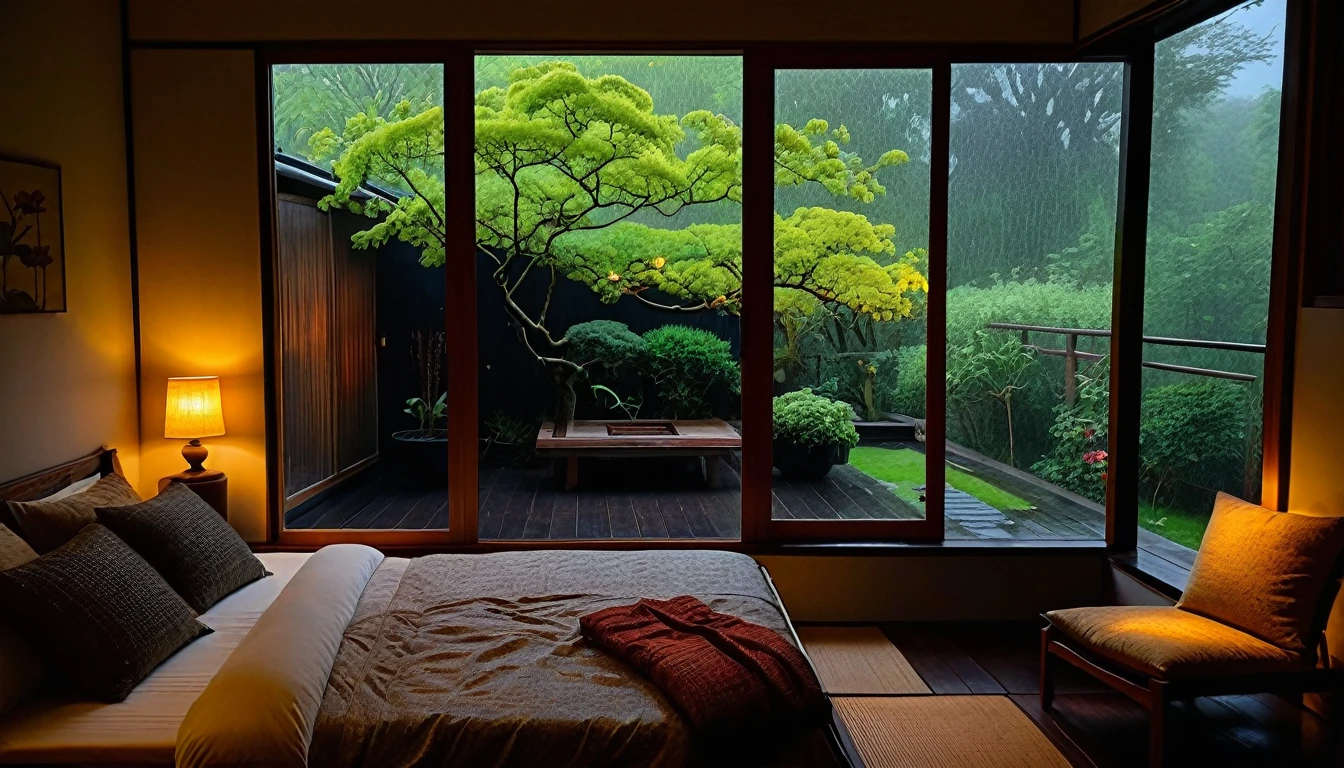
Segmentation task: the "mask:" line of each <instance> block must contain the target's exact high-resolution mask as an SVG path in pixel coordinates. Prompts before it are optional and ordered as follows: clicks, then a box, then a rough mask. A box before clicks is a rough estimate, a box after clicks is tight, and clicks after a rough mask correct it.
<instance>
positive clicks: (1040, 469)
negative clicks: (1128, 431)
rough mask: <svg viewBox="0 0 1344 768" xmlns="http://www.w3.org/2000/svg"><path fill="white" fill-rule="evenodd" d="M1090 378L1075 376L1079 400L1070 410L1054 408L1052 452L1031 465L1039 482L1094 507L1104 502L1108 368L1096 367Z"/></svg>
mask: <svg viewBox="0 0 1344 768" xmlns="http://www.w3.org/2000/svg"><path fill="white" fill-rule="evenodd" d="M1090 370H1091V371H1093V373H1092V374H1091V375H1087V374H1079V375H1078V379H1077V381H1078V400H1077V402H1075V403H1074V405H1073V407H1072V408H1070V407H1069V406H1067V405H1065V404H1064V403H1060V404H1059V405H1057V406H1055V421H1054V424H1053V425H1052V426H1051V427H1050V435H1051V437H1053V438H1054V439H1055V444H1054V449H1053V450H1051V452H1050V453H1049V454H1047V455H1046V456H1045V458H1043V459H1041V460H1040V461H1038V462H1036V463H1035V464H1033V465H1032V467H1031V471H1032V472H1034V473H1035V474H1036V476H1037V477H1039V478H1041V479H1042V480H1046V481H1048V482H1051V483H1054V484H1055V485H1057V486H1059V487H1060V488H1063V489H1065V490H1067V491H1072V492H1074V493H1076V494H1078V495H1080V496H1085V497H1087V498H1089V499H1091V500H1093V501H1095V502H1097V503H1099V504H1100V503H1104V502H1105V500H1106V466H1107V455H1106V446H1107V423H1108V421H1107V415H1108V414H1109V412H1110V375H1111V373H1110V365H1109V364H1103V365H1097V366H1095V367H1094V368H1092V369H1090Z"/></svg>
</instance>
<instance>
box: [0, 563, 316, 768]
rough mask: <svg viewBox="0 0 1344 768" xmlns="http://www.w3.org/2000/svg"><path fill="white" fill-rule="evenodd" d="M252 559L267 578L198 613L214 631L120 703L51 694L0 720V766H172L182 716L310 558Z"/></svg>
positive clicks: (165, 665)
mask: <svg viewBox="0 0 1344 768" xmlns="http://www.w3.org/2000/svg"><path fill="white" fill-rule="evenodd" d="M257 557H258V558H260V559H261V561H262V562H263V563H264V564H265V565H266V570H268V571H270V572H271V573H272V574H273V575H272V576H270V577H268V578H265V579H262V580H261V581H257V582H253V583H252V584H249V585H248V586H246V587H244V588H242V589H240V590H238V591H237V592H235V593H233V594H232V595H229V596H228V597H227V598H225V599H223V600H221V601H220V602H219V603H218V604H216V605H215V606H214V607H213V608H211V609H210V610H209V611H207V612H205V613H204V614H202V615H201V617H200V620H201V622H202V623H204V624H205V625H207V626H209V627H210V628H211V629H213V630H215V631H214V632H213V633H212V634H209V635H206V636H205V637H202V638H200V639H198V640H196V641H195V642H193V643H191V644H190V645H188V646H187V647H185V648H183V649H182V650H181V651H178V652H177V653H176V654H174V655H173V656H172V657H170V658H169V659H168V660H167V661H165V662H164V663H163V664H162V665H160V666H159V668H158V669H156V670H154V672H153V673H152V674H151V675H150V676H149V677H148V678H146V679H145V680H144V682H142V683H140V685H139V686H137V687H136V689H135V690H134V691H132V692H131V695H130V696H128V697H127V698H126V700H125V701H123V702H121V703H119V704H102V703H98V702H90V701H80V700H77V699H74V698H72V697H71V695H70V694H65V693H62V692H60V691H55V690H53V691H51V692H48V693H45V694H41V695H39V696H38V697H37V698H36V699H34V700H33V701H30V702H26V703H25V704H24V705H23V706H22V707H20V708H19V709H17V710H15V711H13V712H10V713H8V714H7V715H5V716H4V717H3V718H0V763H120V764H124V763H140V764H167V765H171V764H172V763H173V750H174V748H175V745H176V742H177V729H178V726H179V725H181V723H182V719H183V718H184V717H186V714H187V710H188V709H190V708H191V705H192V704H193V703H194V702H195V701H196V698H197V697H198V696H199V695H200V693H201V691H203V690H205V686H206V684H207V683H209V682H210V680H211V678H213V677H214V675H215V673H216V672H217V671H219V668H220V667H221V666H222V665H223V664H224V661H225V659H227V658H228V657H229V654H230V653H232V652H233V649H234V648H235V647H237V645H238V643H239V642H240V641H242V639H243V637H244V636H245V635H247V633H248V631H249V630H251V629H252V625H253V624H255V623H256V621H257V619H258V618H259V617H260V616H261V614H262V613H263V612H264V611H265V610H266V608H267V607H269V606H270V605H271V603H272V602H273V601H274V600H275V598H276V597H277V596H278V595H279V594H280V591H281V590H282V589H284V587H285V585H286V584H288V583H289V581H290V579H291V578H292V577H293V576H294V574H295V573H296V572H297V571H298V570H299V568H300V567H301V566H302V565H303V564H304V562H305V561H306V560H307V559H308V558H309V557H311V555H310V554H307V553H298V552H280V553H270V554H261V555H258V556H257Z"/></svg>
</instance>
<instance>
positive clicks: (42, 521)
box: [7, 473, 140, 555]
mask: <svg viewBox="0 0 1344 768" xmlns="http://www.w3.org/2000/svg"><path fill="white" fill-rule="evenodd" d="M137 501H140V495H139V494H137V493H136V492H135V489H134V488H132V487H131V484H130V483H128V482H126V478H124V477H122V476H121V475H118V474H116V473H113V474H110V475H108V476H106V477H104V478H102V479H100V480H99V481H98V482H96V483H94V484H93V485H92V486H91V487H90V488H89V489H88V490H87V491H84V492H83V493H77V494H75V495H74V496H66V497H65V498H63V499H51V500H47V501H11V502H7V503H8V505H9V513H10V514H11V515H13V516H14V519H15V520H17V521H18V523H19V528H20V530H19V531H16V533H22V534H23V538H24V539H26V540H27V541H28V543H29V544H31V545H33V549H35V550H37V553H38V554H39V555H44V554H46V553H48V552H50V551H52V550H53V549H55V548H57V547H59V546H61V545H62V544H64V543H65V542H67V541H69V540H70V539H72V538H74V536H75V534H76V533H79V530H80V529H81V528H83V527H84V526H86V525H88V524H89V523H92V522H95V521H97V519H98V518H97V516H96V515H95V514H94V509H96V508H98V507H119V506H121V505H122V504H134V503H136V502H137Z"/></svg>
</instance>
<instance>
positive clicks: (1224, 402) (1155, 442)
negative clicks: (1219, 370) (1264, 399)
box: [1139, 379, 1246, 504]
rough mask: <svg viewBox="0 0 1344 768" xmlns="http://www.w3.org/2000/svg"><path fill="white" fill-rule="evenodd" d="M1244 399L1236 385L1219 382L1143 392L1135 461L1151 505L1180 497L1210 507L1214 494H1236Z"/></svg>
mask: <svg viewBox="0 0 1344 768" xmlns="http://www.w3.org/2000/svg"><path fill="white" fill-rule="evenodd" d="M1245 398H1246V395H1245V393H1244V392H1243V390H1242V388H1241V387H1240V386H1238V385H1237V384H1235V383H1233V382H1229V381H1223V380H1218V379H1207V380H1202V381H1198V382H1191V383H1185V384H1170V385H1165V386H1160V387H1153V388H1152V389H1149V390H1148V391H1147V392H1145V393H1144V394H1143V404H1142V410H1141V416H1140V420H1139V460H1140V461H1141V462H1142V471H1143V482H1144V485H1145V491H1146V492H1147V493H1149V494H1151V495H1150V499H1151V500H1152V502H1153V503H1154V504H1159V503H1162V502H1163V501H1164V500H1168V501H1169V500H1172V499H1176V498H1179V497H1181V496H1183V495H1184V496H1187V498H1188V496H1189V495H1193V496H1195V497H1197V498H1203V499H1204V500H1205V502H1206V503H1211V502H1212V496H1213V492H1214V491H1219V490H1230V491H1233V492H1238V491H1239V490H1240V488H1241V480H1242V469H1243V458H1244V455H1245V450H1246V403H1245ZM1173 481H1178V482H1173Z"/></svg>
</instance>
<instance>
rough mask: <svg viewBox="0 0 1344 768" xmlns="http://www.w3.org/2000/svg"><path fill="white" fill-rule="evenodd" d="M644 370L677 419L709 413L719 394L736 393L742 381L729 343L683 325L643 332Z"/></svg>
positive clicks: (704, 415)
mask: <svg viewBox="0 0 1344 768" xmlns="http://www.w3.org/2000/svg"><path fill="white" fill-rule="evenodd" d="M643 369H644V372H645V374H647V376H648V377H649V380H651V381H652V382H653V385H654V386H655V387H656V388H657V391H658V396H659V398H660V399H661V400H662V403H663V408H664V410H666V411H667V413H668V415H669V416H670V417H671V418H674V419H676V418H682V419H686V418H703V417H706V416H709V415H710V414H711V412H712V410H713V405H714V400H715V396H716V394H717V393H720V392H723V391H728V392H733V393H736V392H737V391H738V388H739V384H740V380H741V377H740V375H739V374H738V370H737V363H736V362H735V361H734V360H733V354H732V347H731V346H730V345H729V344H728V342H726V341H724V340H723V339H720V338H719V337H718V336H715V335H714V334H712V333H710V332H709V331H703V330H700V329H698V328H689V327H687V326H684V325H664V326H663V327H661V328H655V329H653V330H652V331H649V332H648V333H645V334H644V363H643Z"/></svg>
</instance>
